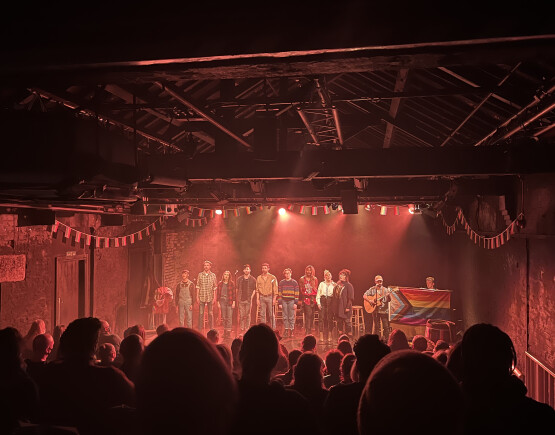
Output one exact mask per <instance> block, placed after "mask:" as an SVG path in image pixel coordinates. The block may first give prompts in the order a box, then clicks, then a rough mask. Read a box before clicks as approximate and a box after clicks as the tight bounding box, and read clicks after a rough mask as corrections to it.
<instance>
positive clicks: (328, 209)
mask: <svg viewBox="0 0 555 435" xmlns="http://www.w3.org/2000/svg"><path fill="white" fill-rule="evenodd" d="M330 213H331V211H330V208H329V207H328V206H327V205H325V206H324V214H330Z"/></svg>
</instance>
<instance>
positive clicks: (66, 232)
mask: <svg viewBox="0 0 555 435" xmlns="http://www.w3.org/2000/svg"><path fill="white" fill-rule="evenodd" d="M70 237H71V227H66V230H65V231H64V239H65V240H69V238H70Z"/></svg>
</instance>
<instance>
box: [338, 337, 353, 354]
mask: <svg viewBox="0 0 555 435" xmlns="http://www.w3.org/2000/svg"><path fill="white" fill-rule="evenodd" d="M337 350H338V351H339V352H341V353H342V354H343V356H345V355H347V354H348V353H353V346H351V343H350V342H349V341H347V340H342V341H340V342H339V343H338V344H337Z"/></svg>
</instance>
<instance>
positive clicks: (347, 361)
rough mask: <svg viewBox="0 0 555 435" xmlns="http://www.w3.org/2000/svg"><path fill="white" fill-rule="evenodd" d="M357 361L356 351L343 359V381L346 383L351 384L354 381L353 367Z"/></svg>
mask: <svg viewBox="0 0 555 435" xmlns="http://www.w3.org/2000/svg"><path fill="white" fill-rule="evenodd" d="M355 361H356V356H355V354H354V353H348V354H347V355H345V356H344V357H343V359H342V360H341V382H343V383H344V384H350V383H352V382H353V379H352V377H351V369H352V368H353V365H354V363H355Z"/></svg>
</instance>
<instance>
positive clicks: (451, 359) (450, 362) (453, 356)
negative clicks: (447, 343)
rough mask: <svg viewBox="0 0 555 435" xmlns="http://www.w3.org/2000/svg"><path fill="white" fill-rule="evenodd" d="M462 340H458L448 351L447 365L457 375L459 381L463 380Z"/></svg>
mask: <svg viewBox="0 0 555 435" xmlns="http://www.w3.org/2000/svg"><path fill="white" fill-rule="evenodd" d="M461 344H462V342H460V341H458V342H457V343H455V344H454V345H453V346H452V347H451V349H449V351H448V356H447V364H445V366H446V367H447V369H449V371H450V372H451V373H452V374H453V376H455V378H456V379H457V381H459V382H460V381H462V347H461Z"/></svg>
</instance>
